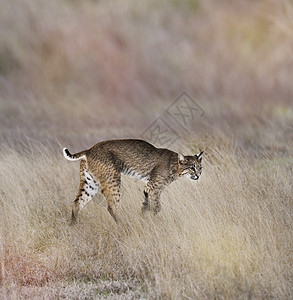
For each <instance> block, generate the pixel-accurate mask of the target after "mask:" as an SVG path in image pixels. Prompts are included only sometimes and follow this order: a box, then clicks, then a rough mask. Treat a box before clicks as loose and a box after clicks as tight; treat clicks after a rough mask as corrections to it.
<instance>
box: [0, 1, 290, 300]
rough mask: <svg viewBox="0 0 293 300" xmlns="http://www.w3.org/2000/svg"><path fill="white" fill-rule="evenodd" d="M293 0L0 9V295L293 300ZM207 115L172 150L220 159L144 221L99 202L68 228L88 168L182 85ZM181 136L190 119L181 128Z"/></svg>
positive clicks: (136, 211) (132, 208)
mask: <svg viewBox="0 0 293 300" xmlns="http://www.w3.org/2000/svg"><path fill="white" fill-rule="evenodd" d="M292 15H293V7H292V3H291V2H290V1H286V0H281V1H273V0H272V1H271V0H268V1H267V0H259V1H254V0H247V1H244V0H243V1H242V0H239V1H233V2H232V1H226V0H210V1H204V0H195V1H189V0H186V1H177V0H168V1H167V0H166V1H160V2H158V1H155V0H150V1H145V2H140V1H133V0H126V1H123V2H122V1H118V0H111V1H90V0H87V1H86V0H85V1H82V2H81V1H69V0H62V1H59V0H58V1H57V0H50V1H46V0H11V1H5V0H0V169H1V172H0V208H1V209H0V226H1V227H0V298H1V299H56V298H62V299H96V298H104V297H106V298H119V299H120V298H125V299H133V298H155V299H158V298H162V299H292V298H293V290H292V286H293V271H292V270H293V236H292V232H293V228H292V227H293V198H292V195H293V188H292V176H293V174H292V173H293V168H292V163H293V156H292V151H293V130H292V128H293V107H292V97H293V88H292V78H293V68H292V65H293V53H292V49H293V23H292V20H293V18H292ZM183 90H186V91H188V93H189V94H190V95H191V96H192V97H193V98H194V99H195V100H196V101H197V102H198V103H199V104H200V105H201V107H202V108H203V109H204V110H205V115H204V117H198V118H197V119H196V120H194V122H192V123H191V124H190V126H189V128H188V132H187V133H186V132H185V133H184V135H185V139H184V138H183V135H182V138H181V140H180V141H179V142H178V143H177V144H174V145H172V148H173V150H176V151H183V152H185V153H189V152H191V153H194V152H196V151H198V150H199V149H201V150H204V151H205V156H204V160H203V164H204V169H203V174H202V177H201V179H200V180H199V181H198V182H190V181H188V180H183V179H182V180H179V181H177V182H175V183H173V184H172V185H170V186H169V187H168V188H167V189H166V191H165V192H164V193H163V195H162V212H161V213H160V215H158V216H157V217H153V216H152V215H147V216H146V217H144V218H143V217H142V216H141V214H140V207H141V205H142V198H143V193H142V191H143V184H142V183H141V182H136V181H134V180H131V179H129V178H126V177H125V178H123V185H122V188H123V197H122V202H121V206H120V208H119V216H120V219H121V224H120V225H119V226H118V227H117V226H116V224H115V223H114V222H113V220H112V219H111V217H110V216H109V214H108V212H107V210H106V208H105V205H106V204H105V200H104V199H103V197H102V196H101V195H99V196H97V197H96V198H95V199H94V201H93V202H92V203H90V204H89V205H88V206H87V207H86V208H85V209H84V211H83V212H82V213H81V216H80V222H79V224H78V225H77V226H75V227H70V226H69V218H70V209H71V203H72V201H73V200H74V197H75V193H76V192H77V187H78V181H79V178H78V177H79V174H78V173H79V172H78V170H79V168H78V163H70V162H68V161H66V160H65V159H64V158H63V156H62V151H61V149H62V147H64V146H66V147H68V148H69V149H70V150H72V152H74V151H79V150H82V149H84V148H87V147H89V146H91V145H93V144H94V143H96V142H98V141H100V140H104V139H110V138H128V137H139V136H140V135H141V133H142V132H144V130H145V129H146V128H147V127H148V126H149V124H150V123H151V122H152V121H153V120H155V119H156V118H157V117H158V116H159V115H162V116H163V117H165V115H166V113H164V110H165V109H166V108H167V107H168V106H169V105H170V104H171V102H172V101H173V100H175V99H176V98H177V96H178V95H179V94H180V93H181V92H182V91H183ZM170 125H171V126H172V127H173V128H174V129H175V130H176V131H178V132H180V133H182V134H183V130H182V131H180V128H179V127H178V125H176V124H175V123H174V122H173V123H172V121H170Z"/></svg>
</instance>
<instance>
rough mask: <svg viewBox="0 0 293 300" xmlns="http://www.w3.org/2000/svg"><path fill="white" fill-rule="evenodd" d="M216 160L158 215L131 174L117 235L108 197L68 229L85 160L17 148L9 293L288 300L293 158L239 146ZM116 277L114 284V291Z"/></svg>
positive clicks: (6, 197)
mask: <svg viewBox="0 0 293 300" xmlns="http://www.w3.org/2000/svg"><path fill="white" fill-rule="evenodd" d="M219 155H220V156H221V157H219ZM209 156H210V159H205V164H204V173H203V175H202V178H201V180H200V181H199V182H198V183H194V182H191V181H189V180H184V179H182V180H179V181H177V182H175V183H173V184H172V185H171V186H170V187H169V188H168V189H167V190H166V192H165V193H164V194H163V196H162V203H163V209H162V213H161V214H160V215H159V216H158V217H154V216H152V215H149V216H146V217H145V218H142V216H141V214H140V207H141V202H142V189H143V185H142V183H140V182H134V180H131V179H128V178H123V197H122V203H121V206H120V211H119V214H120V218H121V224H120V225H119V226H118V227H117V226H116V224H115V223H114V222H113V220H112V218H111V217H110V215H109V214H108V212H107V210H106V209H105V200H103V198H102V196H98V197H97V199H95V201H94V202H93V203H91V204H89V205H88V206H87V207H86V209H85V210H84V211H83V212H82V214H81V216H80V217H81V218H80V219H81V220H80V223H79V224H78V225H77V226H75V227H70V226H69V217H70V206H71V202H72V199H73V198H74V195H75V192H76V188H77V186H78V166H77V164H74V163H68V162H67V161H65V160H64V159H63V158H62V156H61V154H60V155H59V156H57V157H54V156H46V155H44V154H43V153H42V151H36V152H35V153H34V154H33V155H28V156H25V157H24V156H21V155H19V154H17V153H16V152H14V151H7V154H6V155H4V156H3V155H2V159H1V167H2V171H3V172H2V175H1V186H0V190H1V191H2V202H1V206H2V209H1V245H2V249H1V254H2V255H1V257H2V259H1V270H2V271H1V272H2V273H1V282H2V292H4V294H5V293H7V295H8V298H9V296H11V295H13V293H16V295H17V297H20V296H21V295H22V296H23V297H24V295H26V290H27V289H28V288H21V287H34V286H35V287H43V288H38V289H39V291H42V293H44V295H46V293H48V294H47V295H51V296H52V293H53V295H54V293H57V292H58V293H61V294H62V293H64V291H66V289H69V288H68V287H71V289H72V291H71V293H72V294H70V292H69V294H67V295H75V296H76V295H79V297H81V294H78V291H79V289H80V288H81V287H80V285H82V284H81V283H82V282H88V287H87V288H84V289H83V293H88V297H91V296H90V295H93V294H92V293H93V291H94V294H96V295H100V296H103V295H110V294H111V293H112V294H115V295H119V294H122V295H124V296H125V297H126V296H127V295H128V296H129V298H135V297H153V298H157V297H162V298H173V299H176V298H185V297H190V298H198V299H202V298H221V297H223V298H225V299H232V298H233V299H236V298H243V299H246V298H257V299H263V298H282V299H285V298H287V299H289V298H290V297H291V296H292V269H293V259H292V242H293V240H292V234H291V233H292V230H293V228H292V227H293V223H292V185H291V178H292V167H291V168H290V167H288V166H290V165H291V166H292V163H293V159H292V158H287V159H278V158H275V159H274V160H265V159H263V160H257V161H255V162H253V163H250V162H248V161H247V158H242V159H236V157H235V156H234V155H233V154H232V151H231V150H230V149H226V150H225V151H222V152H221V153H217V152H211V153H209ZM215 159H216V160H218V161H219V163H218V164H215V163H213V160H215ZM106 280H108V281H109V280H112V283H111V284H109V285H108V287H107V285H106V284H105V283H104V285H103V284H102V282H103V281H106ZM60 282H61V283H60ZM78 282H80V283H78ZM52 285H53V286H54V285H56V287H55V288H56V290H53V292H52ZM15 286H17V287H18V289H15V288H13V287H15ZM115 286H116V288H115ZM78 288H79V289H78ZM31 289H32V290H34V289H36V288H34V289H33V288H31ZM69 290H70V289H69ZM11 291H13V293H12V292H11ZM50 291H51V292H50ZM10 293H12V294H10ZM34 293H36V291H35V292H34ZM109 293H110V294H109ZM30 295H33V294H30ZM44 297H45V296H44Z"/></svg>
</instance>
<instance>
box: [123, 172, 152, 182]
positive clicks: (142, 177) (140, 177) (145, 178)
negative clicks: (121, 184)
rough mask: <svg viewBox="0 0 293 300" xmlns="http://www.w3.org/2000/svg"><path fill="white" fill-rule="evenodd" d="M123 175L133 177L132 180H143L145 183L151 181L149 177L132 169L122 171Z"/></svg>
mask: <svg viewBox="0 0 293 300" xmlns="http://www.w3.org/2000/svg"><path fill="white" fill-rule="evenodd" d="M122 174H124V175H126V176H129V177H132V178H135V179H138V180H141V181H143V182H148V179H149V177H148V175H143V174H141V173H138V172H137V171H135V170H132V169H125V170H123V171H122Z"/></svg>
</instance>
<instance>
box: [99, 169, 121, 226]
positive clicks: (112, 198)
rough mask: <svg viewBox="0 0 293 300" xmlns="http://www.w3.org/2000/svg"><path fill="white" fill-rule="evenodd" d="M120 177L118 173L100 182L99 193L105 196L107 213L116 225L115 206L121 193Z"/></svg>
mask: <svg viewBox="0 0 293 300" xmlns="http://www.w3.org/2000/svg"><path fill="white" fill-rule="evenodd" d="M120 185H121V175H120V173H115V174H113V176H111V178H108V179H107V181H102V182H101V191H102V193H103V195H104V196H105V198H106V200H107V204H108V207H107V209H108V212H109V213H110V215H111V216H112V217H113V219H114V220H115V222H116V223H117V221H118V220H117V214H116V212H117V206H118V203H119V202H120V197H121V192H120Z"/></svg>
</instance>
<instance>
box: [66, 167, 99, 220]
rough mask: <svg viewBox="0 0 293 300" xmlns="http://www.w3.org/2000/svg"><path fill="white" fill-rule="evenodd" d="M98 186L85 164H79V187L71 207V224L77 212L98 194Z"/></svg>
mask: <svg viewBox="0 0 293 300" xmlns="http://www.w3.org/2000/svg"><path fill="white" fill-rule="evenodd" d="M98 187H99V186H98V184H97V182H96V180H95V179H94V177H93V176H92V174H91V173H90V172H89V171H88V170H87V168H86V164H85V162H83V161H82V162H81V163H80V186H79V191H78V193H77V196H76V198H75V200H74V202H73V205H72V215H71V223H72V224H75V223H76V220H77V216H78V214H79V212H80V211H81V210H82V209H83V208H84V207H85V205H86V204H88V203H89V201H90V200H92V198H93V196H94V195H95V194H96V193H97V192H98Z"/></svg>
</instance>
